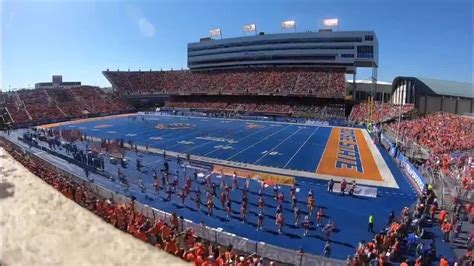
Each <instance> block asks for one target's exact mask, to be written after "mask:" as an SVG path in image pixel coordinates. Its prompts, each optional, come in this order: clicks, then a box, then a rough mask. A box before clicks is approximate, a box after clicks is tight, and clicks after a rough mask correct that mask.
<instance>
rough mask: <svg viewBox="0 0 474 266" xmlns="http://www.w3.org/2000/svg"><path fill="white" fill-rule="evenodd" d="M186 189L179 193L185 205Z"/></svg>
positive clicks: (182, 203)
mask: <svg viewBox="0 0 474 266" xmlns="http://www.w3.org/2000/svg"><path fill="white" fill-rule="evenodd" d="M186 195H187V193H186V191H185V190H184V189H183V190H181V192H180V193H179V198H180V199H181V205H183V206H184V200H185V199H186Z"/></svg>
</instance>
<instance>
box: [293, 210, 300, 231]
mask: <svg viewBox="0 0 474 266" xmlns="http://www.w3.org/2000/svg"><path fill="white" fill-rule="evenodd" d="M293 213H294V215H295V226H296V227H298V226H299V225H300V218H301V211H300V208H299V207H298V206H297V207H296V208H294V210H293Z"/></svg>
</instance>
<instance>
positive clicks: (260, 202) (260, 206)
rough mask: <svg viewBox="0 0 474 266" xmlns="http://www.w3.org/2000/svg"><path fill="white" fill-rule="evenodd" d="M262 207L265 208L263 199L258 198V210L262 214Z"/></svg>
mask: <svg viewBox="0 0 474 266" xmlns="http://www.w3.org/2000/svg"><path fill="white" fill-rule="evenodd" d="M264 207H265V201H264V200H263V197H262V196H260V197H259V198H258V208H259V209H260V212H263V208H264Z"/></svg>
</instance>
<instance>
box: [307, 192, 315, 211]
mask: <svg viewBox="0 0 474 266" xmlns="http://www.w3.org/2000/svg"><path fill="white" fill-rule="evenodd" d="M314 204H315V202H314V196H312V195H311V196H309V197H308V213H309V215H312V214H313V210H314Z"/></svg>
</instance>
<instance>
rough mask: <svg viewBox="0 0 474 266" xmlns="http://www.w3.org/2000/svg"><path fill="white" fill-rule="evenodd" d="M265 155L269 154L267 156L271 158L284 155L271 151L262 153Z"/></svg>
mask: <svg viewBox="0 0 474 266" xmlns="http://www.w3.org/2000/svg"><path fill="white" fill-rule="evenodd" d="M263 154H267V155H270V156H276V155H283V154H282V153H279V152H277V151H271V152H269V151H262V155H263Z"/></svg>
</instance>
